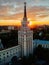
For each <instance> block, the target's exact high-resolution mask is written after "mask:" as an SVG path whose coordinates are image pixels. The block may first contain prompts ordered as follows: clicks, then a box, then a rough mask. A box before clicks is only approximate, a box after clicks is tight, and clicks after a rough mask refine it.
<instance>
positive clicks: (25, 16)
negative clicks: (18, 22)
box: [24, 2, 27, 18]
mask: <svg viewBox="0 0 49 65" xmlns="http://www.w3.org/2000/svg"><path fill="white" fill-rule="evenodd" d="M24 18H27V15H26V2H24Z"/></svg>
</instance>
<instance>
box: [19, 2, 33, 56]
mask: <svg viewBox="0 0 49 65" xmlns="http://www.w3.org/2000/svg"><path fill="white" fill-rule="evenodd" d="M27 24H28V20H27V15H26V2H25V3H24V18H23V20H22V25H21V27H20V29H19V30H18V44H19V45H20V46H21V55H22V56H29V54H32V53H33V41H32V40H33V31H31V30H30V28H29V27H28V26H27Z"/></svg>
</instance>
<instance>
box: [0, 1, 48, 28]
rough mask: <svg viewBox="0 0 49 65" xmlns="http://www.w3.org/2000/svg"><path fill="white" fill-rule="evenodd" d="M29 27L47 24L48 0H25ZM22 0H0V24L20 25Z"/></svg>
mask: <svg viewBox="0 0 49 65" xmlns="http://www.w3.org/2000/svg"><path fill="white" fill-rule="evenodd" d="M25 1H26V2H27V17H28V20H29V26H30V27H32V28H33V27H36V26H37V25H49V0H25ZM23 2H24V0H0V26H8V25H11V26H20V25H21V21H22V18H23V7H24V6H23Z"/></svg>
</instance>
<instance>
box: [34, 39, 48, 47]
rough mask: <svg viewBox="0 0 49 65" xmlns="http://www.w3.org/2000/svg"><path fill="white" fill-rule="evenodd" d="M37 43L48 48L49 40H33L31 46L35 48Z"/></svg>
mask: <svg viewBox="0 0 49 65" xmlns="http://www.w3.org/2000/svg"><path fill="white" fill-rule="evenodd" d="M38 45H42V47H43V48H49V41H46V40H37V39H35V40H33V47H34V48H36V47H38Z"/></svg>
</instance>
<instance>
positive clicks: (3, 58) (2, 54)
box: [0, 45, 21, 65]
mask: <svg viewBox="0 0 49 65" xmlns="http://www.w3.org/2000/svg"><path fill="white" fill-rule="evenodd" d="M20 53H21V49H20V45H18V46H15V47H11V48H8V49H5V50H2V51H0V65H5V64H6V63H8V62H10V61H11V59H12V57H13V56H17V57H20V55H21V54H20Z"/></svg>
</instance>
